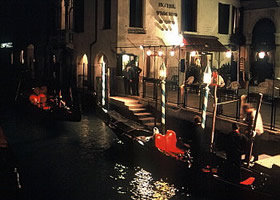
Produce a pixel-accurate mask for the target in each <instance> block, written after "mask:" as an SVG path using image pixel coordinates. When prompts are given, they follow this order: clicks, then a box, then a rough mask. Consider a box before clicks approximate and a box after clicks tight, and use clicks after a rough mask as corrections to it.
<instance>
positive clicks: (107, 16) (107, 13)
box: [104, 0, 111, 29]
mask: <svg viewBox="0 0 280 200" xmlns="http://www.w3.org/2000/svg"><path fill="white" fill-rule="evenodd" d="M110 28H111V0H105V1H104V29H110Z"/></svg>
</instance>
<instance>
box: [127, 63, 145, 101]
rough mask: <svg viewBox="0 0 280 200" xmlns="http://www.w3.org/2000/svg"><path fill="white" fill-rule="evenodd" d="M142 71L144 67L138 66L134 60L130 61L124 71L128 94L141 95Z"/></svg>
mask: <svg viewBox="0 0 280 200" xmlns="http://www.w3.org/2000/svg"><path fill="white" fill-rule="evenodd" d="M141 72H142V69H141V68H139V67H138V66H136V64H135V61H134V60H133V61H131V62H129V63H128V64H127V65H126V67H125V69H124V70H123V71H122V73H123V80H124V90H125V94H126V95H136V96H139V74H140V73H141Z"/></svg>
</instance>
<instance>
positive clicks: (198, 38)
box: [184, 34, 227, 52]
mask: <svg viewBox="0 0 280 200" xmlns="http://www.w3.org/2000/svg"><path fill="white" fill-rule="evenodd" d="M184 44H185V46H186V48H187V50H191V51H215V52H219V51H220V52H224V51H227V48H226V47H225V46H224V45H222V43H220V42H219V40H218V38H217V37H214V36H204V35H190V34H184Z"/></svg>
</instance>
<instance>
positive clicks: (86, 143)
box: [1, 113, 216, 200]
mask: <svg viewBox="0 0 280 200" xmlns="http://www.w3.org/2000/svg"><path fill="white" fill-rule="evenodd" d="M1 126H2V127H3V129H4V132H5V134H6V137H7V140H8V142H9V144H10V148H11V150H12V151H13V153H14V156H15V158H16V160H17V166H18V170H19V173H20V181H21V185H22V189H21V190H20V193H19V195H18V196H19V198H18V199H21V200H50V199H51V200H94V199H100V200H118V199H123V200H128V199H135V200H136V199H137V200H142V199H145V200H168V199H174V200H181V199H183V200H188V199H216V198H215V196H216V195H214V196H213V195H211V198H210V197H209V195H208V194H206V193H205V194H204V193H203V191H202V192H201V193H200V194H199V193H193V192H192V191H193V190H192V185H191V184H190V183H192V182H194V180H192V176H190V177H188V175H186V174H185V173H184V171H177V170H176V168H174V169H171V170H165V169H166V168H164V165H165V163H163V162H162V161H161V160H160V159H159V160H157V159H154V158H153V159H151V158H149V155H148V154H147V155H144V156H143V154H139V153H138V152H137V151H136V150H135V149H129V148H127V146H126V145H125V144H124V143H123V141H121V140H119V139H118V138H117V136H116V135H115V133H114V132H113V131H112V130H111V129H110V128H108V127H107V126H106V124H105V123H104V122H103V121H102V120H101V119H100V118H98V117H97V116H96V115H95V114H94V113H86V114H83V116H82V121H81V122H69V121H52V120H49V119H45V118H42V117H40V116H33V115H31V114H30V113H16V114H15V113H14V114H12V115H9V117H8V118H6V119H5V120H3V121H2V124H1ZM161 166H162V167H161Z"/></svg>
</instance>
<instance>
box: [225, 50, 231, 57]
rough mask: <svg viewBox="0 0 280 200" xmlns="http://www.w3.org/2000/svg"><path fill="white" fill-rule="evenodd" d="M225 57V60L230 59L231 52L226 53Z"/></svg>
mask: <svg viewBox="0 0 280 200" xmlns="http://www.w3.org/2000/svg"><path fill="white" fill-rule="evenodd" d="M226 57H227V58H230V57H231V51H230V50H229V51H227V52H226Z"/></svg>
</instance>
